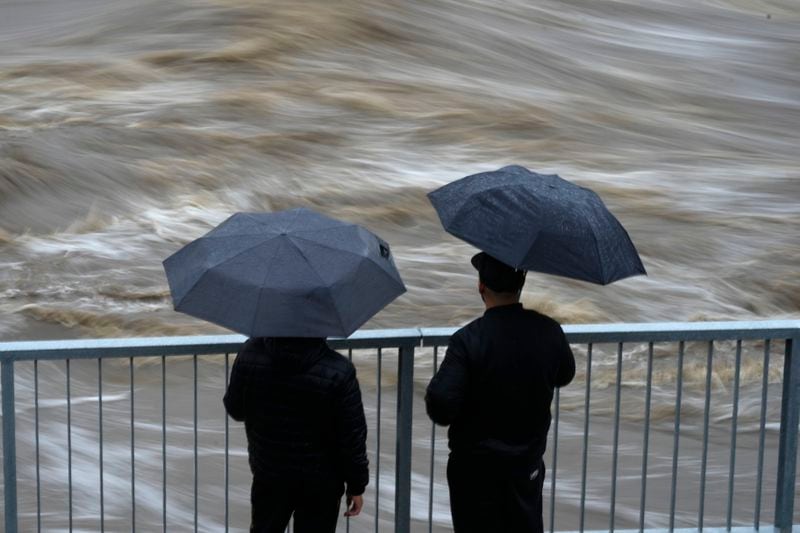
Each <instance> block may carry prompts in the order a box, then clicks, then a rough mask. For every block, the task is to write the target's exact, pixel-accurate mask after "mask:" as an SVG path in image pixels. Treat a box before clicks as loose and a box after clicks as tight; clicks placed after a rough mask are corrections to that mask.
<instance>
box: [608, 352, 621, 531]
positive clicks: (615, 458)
mask: <svg viewBox="0 0 800 533" xmlns="http://www.w3.org/2000/svg"><path fill="white" fill-rule="evenodd" d="M621 385H622V343H621V342H619V343H617V379H616V400H615V406H614V456H613V460H612V463H613V464H612V468H611V510H610V513H609V514H610V520H609V526H608V530H609V531H610V532H613V531H614V519H615V515H616V507H617V463H618V459H619V457H618V452H619V414H620V403H621V402H622V395H621Z"/></svg>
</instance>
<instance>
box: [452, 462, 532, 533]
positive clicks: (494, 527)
mask: <svg viewBox="0 0 800 533" xmlns="http://www.w3.org/2000/svg"><path fill="white" fill-rule="evenodd" d="M544 473H545V469H544V462H542V461H541V459H540V460H538V461H536V462H534V464H533V465H530V464H525V463H522V464H520V463H517V464H508V463H506V462H502V461H497V460H492V459H490V458H485V457H475V456H454V455H451V456H450V460H449V461H448V463H447V482H448V484H449V486H450V510H451V513H452V515H453V529H454V530H455V532H456V533H473V532H474V533H487V532H489V531H491V532H496V533H541V532H542V531H543V530H544V527H543V524H542V486H543V484H544Z"/></svg>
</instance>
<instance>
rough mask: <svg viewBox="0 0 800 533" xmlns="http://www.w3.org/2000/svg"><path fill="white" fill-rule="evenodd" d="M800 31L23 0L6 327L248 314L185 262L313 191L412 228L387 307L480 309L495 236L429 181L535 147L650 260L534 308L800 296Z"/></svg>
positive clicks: (535, 7) (725, 304)
mask: <svg viewBox="0 0 800 533" xmlns="http://www.w3.org/2000/svg"><path fill="white" fill-rule="evenodd" d="M799 44H800V8H798V7H797V4H796V3H795V2H792V1H789V0H775V1H767V0H706V1H688V0H675V1H671V2H660V1H650V0H648V1H646V2H627V1H611V0H591V1H588V0H569V1H543V2H523V1H519V0H515V1H508V2H502V3H501V2H489V1H488V0H472V1H459V2H454V1H434V2H431V1H402V2H401V1H392V0H360V1H350V0H343V1H338V2H330V1H327V0H317V1H313V0H309V1H305V2H292V1H280V2H277V1H256V0H208V1H189V0H184V1H180V0H159V1H152V0H142V1H135V2H134V1H130V0H115V1H102V2H101V1H98V0H68V1H59V2H54V1H53V0H28V1H25V2H21V1H15V0H6V1H5V2H3V3H2V4H0V336H2V339H3V340H11V339H41V338H64V337H98V336H132V335H173V334H194V333H205V332H218V331H221V330H220V329H218V328H216V327H214V326H211V325H208V324H205V323H201V322H199V321H196V320H193V319H191V318H189V317H185V316H182V315H179V314H177V313H174V312H173V311H172V309H171V304H170V300H169V297H168V292H167V286H166V280H165V278H164V276H163V273H162V270H161V265H160V263H161V260H162V259H163V258H164V257H166V256H167V255H169V254H170V253H172V252H173V251H175V250H176V249H177V248H179V247H180V246H181V245H183V244H185V243H187V242H189V241H190V240H192V239H194V238H196V237H198V236H199V235H201V234H203V233H205V232H206V231H208V230H209V229H210V228H211V227H212V226H214V225H215V224H217V223H219V222H220V221H221V220H223V219H224V218H226V217H227V216H228V215H229V214H230V213H232V212H235V211H243V210H278V209H284V208H289V207H296V206H309V207H312V208H314V209H318V210H320V211H322V212H324V213H326V214H329V215H331V216H335V217H339V218H343V219H348V220H352V221H354V222H357V223H360V224H363V225H365V226H367V227H369V228H370V229H372V230H373V231H375V232H377V233H378V234H380V235H381V236H382V237H383V238H385V239H386V240H388V241H389V242H390V243H392V245H393V250H394V253H395V256H396V261H397V265H398V267H399V268H400V270H401V273H402V275H403V277H404V279H405V280H406V284H407V286H408V289H409V290H408V293H406V294H405V295H404V296H402V297H401V298H399V299H398V300H397V301H396V302H395V303H393V304H392V305H390V306H389V307H388V308H387V309H386V310H384V311H383V312H382V313H380V314H379V315H378V316H377V317H375V318H374V319H373V320H372V321H371V322H370V323H369V324H368V325H367V327H403V326H421V325H425V326H428V325H436V326H446V325H458V324H462V323H464V322H465V321H467V320H468V319H470V318H471V317H473V316H475V315H477V314H479V313H480V310H481V308H480V301H479V299H478V298H477V296H476V294H475V283H476V282H475V276H474V272H473V271H472V269H471V267H470V266H469V264H468V261H467V259H468V257H469V256H470V255H471V254H472V253H473V250H472V249H471V248H470V247H469V246H468V245H466V244H464V243H461V242H459V241H458V240H456V239H454V238H452V237H450V236H449V235H447V234H445V233H444V232H443V231H442V230H441V228H440V226H439V223H438V220H437V218H436V216H435V213H434V211H433V209H432V207H431V206H430V204H429V203H428V202H427V200H426V198H425V194H426V193H427V192H428V191H430V190H431V189H433V188H435V187H437V186H439V185H441V184H444V183H446V182H448V181H451V180H453V179H456V178H459V177H462V176H464V175H467V174H471V173H474V172H478V171H483V170H489V169H494V168H498V167H500V166H504V165H507V164H512V163H516V164H522V165H525V166H527V167H529V168H531V169H533V170H537V171H541V172H555V173H558V174H560V175H561V176H562V177H564V178H567V179H570V180H574V181H575V182H577V183H579V184H581V185H583V186H588V187H591V188H592V189H594V190H596V191H597V192H598V193H599V194H600V195H601V196H602V197H603V199H604V200H605V201H606V203H607V204H608V205H609V207H610V208H611V209H612V211H613V212H614V213H615V214H616V215H617V216H618V218H619V219H620V221H621V222H622V223H623V225H624V226H625V227H626V228H627V229H628V231H629V233H630V235H631V238H632V239H633V241H634V243H635V244H636V246H637V248H638V249H639V251H640V254H641V256H642V259H643V262H644V264H645V266H646V268H647V270H648V273H649V276H647V277H641V278H635V279H630V280H625V281H622V282H619V283H616V284H614V285H612V286H608V287H597V286H593V285H589V284H586V283H582V282H577V281H571V280H566V279H559V278H555V277H548V276H543V275H531V276H529V278H528V279H529V281H528V287H527V289H526V293H525V296H524V298H525V301H526V303H527V304H528V305H529V306H532V307H536V308H539V309H540V310H543V311H545V312H547V313H549V314H552V315H553V316H555V317H556V318H558V319H560V320H562V321H563V322H567V323H580V322H584V323H585V322H618V321H661V320H708V319H758V318H766V317H769V318H780V317H798V316H800V276H798V264H799V263H800V232H798V230H797V228H798V227H799V226H800V208H799V207H798V202H799V201H800V180H799V179H798V178H800V169H799V167H798V164H797V145H798V141H799V140H800V128H798V124H800V46H798V45H799ZM754 364H756V363H754ZM756 366H757V364H756ZM154 371H155V370H154ZM142 372H144V373H145V375H147V372H148V367H146V366H145V367H144V368H143V370H142ZM729 377H730V376H728V378H729ZM778 377H779V376H778ZM79 378H80V374H78V376H77V377H76V379H79ZM754 379H755V380H756V381H757V380H758V378H757V377H756V378H754ZM695 381H696V382H697V383H699V385H698V387H697V390H700V389H701V387H700V385H702V383H703V382H702V379H699V380H695ZM146 383H147V380H145V382H143V384H142V387H144V389H145V390H144V392H145V394H146V393H147V391H148V389H147V384H146ZM693 383H694V382H693ZM87 386H88V385H87ZM120 394H123V395H124V393H123V392H120ZM758 394H759V393H758V391H756V390H753V391H752V398H748V397H745V401H746V402H750V403H753V402H754V401H755V400H754V399H755V398H758ZM748 405H749V404H748ZM28 414H29V413H27V412H26V413H25V414H22V415H21V416H23V417H24V416H28ZM574 429H575V431H576V432H577V433H580V431H582V427H580V426H578V427H576V428H574ZM87 439H89V440H91V434H88V435H87ZM419 446H423V447H424V446H425V445H424V443H420V444H419ZM120 453H122V452H120ZM154 460H155V459H154ZM631 512H632V511H631Z"/></svg>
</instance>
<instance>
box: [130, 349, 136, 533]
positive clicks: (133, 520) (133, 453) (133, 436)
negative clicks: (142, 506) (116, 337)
mask: <svg viewBox="0 0 800 533" xmlns="http://www.w3.org/2000/svg"><path fill="white" fill-rule="evenodd" d="M129 368H130V375H131V531H133V532H135V531H136V430H135V426H134V423H133V418H134V412H135V402H134V388H133V357H131V358H130V367H129Z"/></svg>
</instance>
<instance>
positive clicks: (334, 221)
mask: <svg viewBox="0 0 800 533" xmlns="http://www.w3.org/2000/svg"><path fill="white" fill-rule="evenodd" d="M308 211H310V209H309V210H308ZM245 215H246V216H247V218H249V219H250V220H252V221H253V222H255V223H256V224H258V225H260V226H264V227H267V228H271V227H272V226H271V225H270V224H269V223H268V222H265V221H262V220H259V219H257V218H256V217H254V216H253V213H245ZM299 216H300V209H298V210H297V212H296V213H295V215H294V219H292V222H291V223H294V222H295V221H296V220H297V217H299ZM323 216H324V215H323ZM325 218H328V217H325ZM337 222H338V221H336V220H331V225H330V226H326V227H324V228H316V229H313V230H293V231H292V233H299V232H303V231H313V232H317V231H323V230H326V229H331V228H338V227H340V226H344V225H347V226H354V225H355V224H342V223H337ZM291 223H290V224H291Z"/></svg>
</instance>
